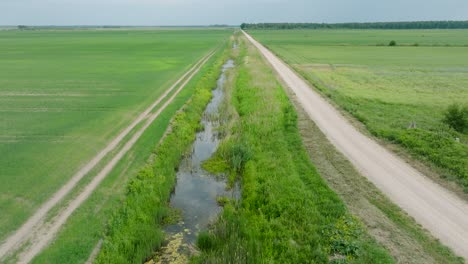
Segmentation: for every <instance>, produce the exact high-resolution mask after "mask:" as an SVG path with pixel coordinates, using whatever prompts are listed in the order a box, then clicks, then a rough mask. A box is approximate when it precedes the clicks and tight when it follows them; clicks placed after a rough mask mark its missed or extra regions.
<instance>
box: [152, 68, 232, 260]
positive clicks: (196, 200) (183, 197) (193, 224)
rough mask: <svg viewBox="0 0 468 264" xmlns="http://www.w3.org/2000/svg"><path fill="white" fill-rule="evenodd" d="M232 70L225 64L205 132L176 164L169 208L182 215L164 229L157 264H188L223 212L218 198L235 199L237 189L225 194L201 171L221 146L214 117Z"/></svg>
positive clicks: (223, 185)
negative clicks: (204, 232) (200, 236)
mask: <svg viewBox="0 0 468 264" xmlns="http://www.w3.org/2000/svg"><path fill="white" fill-rule="evenodd" d="M232 67H234V62H233V61H232V60H229V61H227V62H226V63H225V64H224V66H223V70H222V74H221V76H220V78H219V79H218V82H217V86H216V89H214V90H213V98H212V99H211V101H210V103H209V104H208V105H207V107H206V109H205V112H204V115H203V118H202V121H201V123H202V124H203V126H204V130H203V131H201V132H198V133H197V136H196V140H195V142H194V143H193V145H192V152H191V155H189V156H188V157H185V158H184V159H183V160H182V161H181V163H180V164H179V169H178V172H177V184H176V188H175V191H174V193H173V194H172V196H171V201H170V205H171V207H172V208H174V209H177V210H180V211H181V219H180V221H179V222H178V223H177V224H173V225H169V226H167V227H166V228H165V230H164V231H165V232H166V236H167V245H166V246H164V247H163V248H162V249H161V250H160V253H159V255H158V258H159V260H158V262H156V263H186V262H188V259H189V257H190V256H191V255H192V254H193V253H194V252H195V251H196V250H195V243H196V239H197V234H198V233H199V232H200V231H202V230H206V229H207V227H208V225H209V224H210V223H212V222H214V221H215V220H216V219H217V217H218V214H219V213H220V212H221V211H222V207H221V206H219V205H218V203H217V201H216V199H217V197H218V196H227V197H238V192H239V191H238V187H237V188H233V190H229V191H228V190H226V180H224V179H219V177H216V176H214V175H212V174H210V173H208V172H207V171H205V170H203V168H202V167H201V165H202V163H203V162H204V161H206V160H207V159H209V158H210V157H211V156H212V155H213V154H214V153H215V151H216V149H217V147H218V145H219V142H220V138H219V135H218V132H217V128H218V127H219V125H220V124H219V121H218V118H217V116H218V114H219V111H218V110H219V105H220V104H221V102H222V101H223V96H224V91H223V85H224V82H225V80H226V75H225V71H226V70H227V69H229V68H232ZM149 263H155V262H149Z"/></svg>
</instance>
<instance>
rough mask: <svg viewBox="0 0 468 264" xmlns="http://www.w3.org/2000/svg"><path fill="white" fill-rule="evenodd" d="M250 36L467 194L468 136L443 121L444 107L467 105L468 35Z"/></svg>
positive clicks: (380, 32) (343, 33)
mask: <svg viewBox="0 0 468 264" xmlns="http://www.w3.org/2000/svg"><path fill="white" fill-rule="evenodd" d="M249 33H251V34H252V35H253V36H254V37H255V38H257V39H258V40H259V41H260V42H262V43H263V44H264V45H266V46H267V47H268V48H270V49H271V50H272V51H274V52H275V53H276V54H278V55H279V56H280V57H282V58H283V59H284V60H285V61H286V62H288V63H289V64H290V65H291V66H292V67H293V68H294V69H295V70H296V71H298V72H299V73H301V74H302V76H304V78H306V79H307V80H308V81H309V82H311V83H312V84H313V85H314V86H315V87H316V88H317V89H318V90H320V91H321V93H322V94H323V95H325V96H327V97H329V98H330V99H331V100H332V101H333V102H335V103H336V104H337V105H338V106H340V107H341V108H342V109H343V110H345V111H347V112H349V113H351V114H352V115H353V116H354V117H356V118H357V119H358V120H359V121H361V122H362V123H363V124H364V125H365V126H366V128H367V129H368V130H369V131H370V132H371V133H372V134H373V135H375V136H377V137H380V138H383V139H385V140H387V141H388V142H390V143H395V144H397V145H399V146H402V147H403V148H404V149H406V151H407V152H408V153H410V154H411V155H412V156H414V157H416V158H418V159H419V160H422V161H423V162H424V163H426V164H429V166H431V167H433V168H434V169H436V170H437V171H438V172H439V174H440V175H441V176H442V177H443V178H449V179H452V180H454V181H455V182H457V183H458V184H459V185H460V186H461V187H462V188H464V189H465V191H467V190H468V158H467V157H468V136H467V135H466V134H463V133H460V132H457V131H455V130H453V129H451V128H450V127H448V126H447V125H446V124H445V123H443V122H442V120H443V118H444V112H445V111H446V109H447V108H448V106H449V105H451V104H454V103H455V104H459V105H467V104H468V31H467V30H249ZM392 40H394V41H396V43H397V45H396V46H388V44H389V43H390V41H392Z"/></svg>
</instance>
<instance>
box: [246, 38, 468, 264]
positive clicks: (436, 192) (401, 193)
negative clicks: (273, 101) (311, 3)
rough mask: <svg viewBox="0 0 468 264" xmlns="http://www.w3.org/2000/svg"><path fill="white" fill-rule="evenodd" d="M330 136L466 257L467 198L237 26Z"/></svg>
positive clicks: (358, 165)
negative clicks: (367, 131)
mask: <svg viewBox="0 0 468 264" xmlns="http://www.w3.org/2000/svg"><path fill="white" fill-rule="evenodd" d="M243 33H244V34H245V36H246V37H247V39H248V40H249V41H250V42H251V43H252V44H253V45H254V46H255V47H256V48H257V49H258V50H259V51H260V52H261V53H262V54H263V56H264V57H265V58H266V60H267V61H268V62H269V63H270V65H271V66H272V67H273V69H274V70H275V71H276V72H277V73H278V75H279V77H280V78H281V79H283V81H284V82H285V83H286V85H287V86H288V87H289V88H290V89H291V90H292V91H293V92H294V93H295V94H296V95H297V99H298V101H299V103H300V104H301V105H302V107H303V108H304V110H305V111H306V113H307V114H308V116H309V118H310V119H311V120H312V121H314V122H315V123H316V124H317V126H318V127H319V128H320V130H322V132H323V133H324V134H325V135H326V137H327V138H328V139H329V140H330V142H331V143H332V144H333V145H335V147H336V148H337V149H338V150H339V151H340V152H342V153H343V154H344V155H345V156H346V158H348V159H349V160H350V161H351V163H352V164H353V165H354V166H355V167H356V168H357V169H358V171H359V172H360V173H361V174H362V175H363V176H365V177H366V178H367V179H369V180H370V181H371V182H372V183H373V184H374V185H375V186H376V187H377V188H379V189H380V190H381V191H382V193H384V194H385V195H387V196H388V197H389V198H390V200H391V201H393V202H394V203H395V204H397V205H398V206H400V207H401V208H402V209H403V210H405V211H406V212H407V213H408V214H409V215H410V216H412V217H413V218H414V219H415V220H416V221H417V222H418V223H419V224H421V225H422V226H423V227H424V228H426V229H427V230H429V231H430V232H431V233H432V235H433V236H434V237H436V238H438V239H440V240H441V242H442V243H444V244H445V245H447V246H449V247H450V248H451V249H453V250H454V252H455V253H456V254H458V255H460V256H463V257H465V258H466V261H468V204H467V203H466V202H465V201H463V200H462V199H460V198H459V197H457V196H456V195H454V194H453V193H451V192H450V191H448V190H446V189H444V188H443V187H441V186H440V185H438V184H437V183H434V182H433V181H432V180H430V179H429V178H428V177H426V176H424V175H423V174H422V173H420V172H419V171H417V170H416V169H414V168H413V167H411V166H410V165H409V164H407V163H406V162H405V161H403V160H401V159H400V158H399V157H397V156H396V155H395V154H393V153H392V152H390V151H388V150H387V149H385V148H384V147H382V146H381V145H379V144H378V143H377V142H375V141H374V140H372V139H371V138H369V137H367V136H365V135H364V134H362V133H361V132H359V131H358V130H357V129H356V128H355V127H354V126H353V125H351V124H350V122H349V121H348V120H346V118H345V117H343V116H342V115H341V114H340V113H339V112H338V110H336V109H335V108H334V107H333V106H332V105H330V104H329V103H328V102H327V101H326V100H325V99H324V98H322V97H321V96H320V95H319V94H318V93H317V92H315V91H314V90H313V89H312V88H311V87H310V86H309V85H308V84H307V83H306V82H305V81H304V80H303V79H302V78H300V77H299V76H298V75H297V74H296V73H295V72H294V71H293V70H291V69H290V68H289V67H288V66H287V64H286V63H284V62H283V61H281V60H280V59H279V58H278V57H276V56H275V55H274V54H273V53H272V52H271V51H269V50H268V49H267V48H265V47H264V46H263V45H262V44H260V43H259V42H257V41H256V40H254V39H253V38H252V37H251V36H250V35H248V34H247V33H246V32H244V31H243Z"/></svg>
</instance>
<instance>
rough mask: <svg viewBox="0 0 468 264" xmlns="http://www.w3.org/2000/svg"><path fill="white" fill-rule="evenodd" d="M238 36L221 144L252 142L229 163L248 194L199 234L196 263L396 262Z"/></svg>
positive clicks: (279, 89)
mask: <svg viewBox="0 0 468 264" xmlns="http://www.w3.org/2000/svg"><path fill="white" fill-rule="evenodd" d="M240 43H241V46H240V48H241V49H242V50H241V52H240V55H239V56H240V58H238V59H237V60H236V61H237V62H238V64H240V65H239V66H238V70H237V72H236V73H235V74H236V76H235V78H234V79H235V82H234V84H233V85H234V87H233V89H232V91H231V92H232V95H231V96H230V98H232V103H233V104H234V106H235V109H236V111H237V113H238V117H237V118H236V120H235V122H234V124H233V126H232V129H231V133H232V135H231V136H230V137H229V138H228V140H227V141H226V142H224V143H223V144H222V145H221V146H220V148H219V151H224V152H225V153H230V151H228V150H226V149H225V148H232V149H233V150H232V152H234V153H238V152H240V151H238V149H240V147H239V146H248V149H249V155H244V154H242V155H239V156H241V157H246V158H243V159H242V160H243V162H244V163H243V166H241V169H240V170H239V169H238V168H239V167H238V166H236V164H238V163H234V164H233V163H228V166H227V167H228V170H229V172H230V173H232V172H233V171H234V172H235V173H236V174H238V176H239V178H240V181H241V186H242V198H241V200H240V201H239V202H237V203H236V202H232V203H228V204H227V205H226V206H225V208H224V211H223V213H222V215H221V216H220V219H219V220H218V221H217V222H216V223H215V224H214V226H213V228H212V229H211V230H210V231H209V232H208V233H203V234H202V235H201V236H200V237H199V240H198V241H199V243H198V246H199V248H200V249H201V250H202V253H201V255H200V256H198V257H195V258H194V259H193V262H195V263H329V262H334V263H392V262H393V260H392V259H391V257H389V255H388V254H387V252H386V251H385V250H383V249H382V248H381V247H380V246H378V245H377V244H376V243H375V242H374V241H373V240H371V239H370V238H369V237H368V236H367V234H366V233H365V231H364V228H363V227H362V226H361V224H360V222H359V221H357V220H356V219H354V218H353V217H352V216H350V215H349V213H348V212H347V209H346V207H345V206H344V204H343V203H342V201H341V200H340V199H339V198H338V196H337V195H336V194H335V193H334V192H333V191H332V190H330V188H329V187H328V186H327V185H326V183H325V182H324V181H323V180H322V178H321V177H320V175H319V174H318V173H317V171H316V170H315V168H314V166H313V165H312V164H311V162H310V159H309V157H308V156H307V154H306V152H305V149H304V147H303V144H302V140H301V137H300V135H299V131H298V128H297V115H296V112H295V110H294V108H293V106H292V105H291V103H290V102H289V100H288V98H287V96H286V94H285V92H284V90H283V89H282V87H281V86H280V85H279V84H278V83H277V81H276V80H275V77H274V75H273V73H272V72H271V69H270V68H269V67H268V66H267V65H266V64H265V62H264V60H263V59H262V57H261V56H260V54H259V53H258V52H257V51H256V50H255V49H254V48H253V47H252V46H251V45H250V44H247V43H246V42H245V40H244V39H243V38H242V41H241V42H240ZM233 116H235V115H233ZM242 153H243V152H242ZM220 156H222V155H218V154H217V155H215V159H219V157H220Z"/></svg>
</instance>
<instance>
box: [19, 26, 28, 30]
mask: <svg viewBox="0 0 468 264" xmlns="http://www.w3.org/2000/svg"><path fill="white" fill-rule="evenodd" d="M18 29H21V30H24V29H28V26H25V25H19V26H18Z"/></svg>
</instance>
